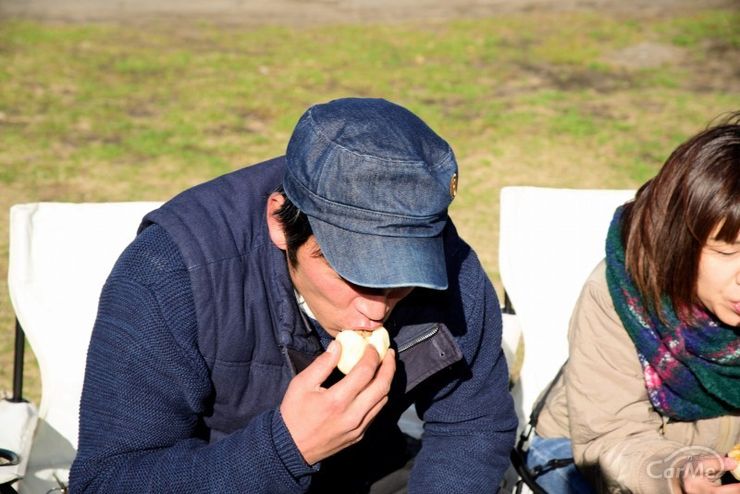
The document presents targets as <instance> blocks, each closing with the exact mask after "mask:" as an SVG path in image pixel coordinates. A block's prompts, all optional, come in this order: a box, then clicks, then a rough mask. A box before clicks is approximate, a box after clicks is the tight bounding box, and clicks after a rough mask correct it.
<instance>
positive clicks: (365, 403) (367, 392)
mask: <svg viewBox="0 0 740 494" xmlns="http://www.w3.org/2000/svg"><path fill="white" fill-rule="evenodd" d="M395 372H396V352H394V351H393V350H392V349H389V350H388V352H387V353H386V355H385V358H383V361H382V362H381V364H380V367H379V368H378V369H377V372H376V374H375V378H374V379H373V380H372V382H370V383H369V384H368V385H367V386H366V387H365V388H364V389H362V390H361V391H360V393H359V394H358V395H357V397H356V398H355V400H354V402H353V403H352V405H351V406H350V409H349V411H350V413H358V414H363V413H366V411H367V410H371V409H373V408H374V407H376V406H377V404H378V403H380V402H384V401H387V398H388V393H389V392H390V389H391V382H392V381H393V374H394V373H395ZM381 408H382V405H381Z"/></svg>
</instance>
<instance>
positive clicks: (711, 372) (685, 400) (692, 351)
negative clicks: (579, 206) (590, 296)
mask: <svg viewBox="0 0 740 494" xmlns="http://www.w3.org/2000/svg"><path fill="white" fill-rule="evenodd" d="M621 214H622V208H621V207H620V208H618V209H617V211H616V213H615V214H614V218H613V219H612V222H611V225H610V227H609V233H608V234H607V240H606V279H607V283H608V285H609V292H610V294H611V297H612V301H613V302H614V307H615V309H616V311H617V314H619V318H620V319H621V320H622V324H624V327H625V329H626V330H627V333H628V334H629V335H630V338H632V341H633V342H634V344H635V347H636V349H637V356H638V358H639V360H640V364H641V365H642V369H643V377H644V379H645V387H646V388H647V392H648V396H649V398H650V402H651V403H652V404H653V407H655V409H656V410H657V411H658V412H659V413H661V414H662V415H665V416H668V417H671V418H673V419H676V420H682V421H694V420H698V419H704V418H711V417H718V416H722V415H728V414H733V413H738V412H740V336H738V331H737V329H736V328H733V327H730V326H728V325H726V324H723V323H722V322H721V321H719V320H717V319H716V318H715V317H713V316H712V315H710V314H708V313H707V312H706V311H704V310H702V309H700V308H696V309H695V310H694V316H695V318H696V320H697V324H696V325H695V326H689V325H687V324H685V323H683V322H681V321H680V320H679V318H678V317H677V316H676V314H675V311H674V310H673V308H672V304H671V303H670V301H669V300H668V299H667V298H666V299H665V300H664V303H663V307H664V308H663V316H664V317H663V320H665V321H667V324H664V323H663V322H661V319H660V318H659V317H658V316H657V314H655V313H654V312H653V311H651V310H647V309H646V307H645V305H644V303H643V300H642V298H641V296H640V294H639V292H638V291H637V289H636V287H635V285H634V283H633V281H632V278H631V276H630V275H629V273H628V272H627V270H626V268H625V263H624V246H623V245H622V239H621V233H620V223H621V222H620V218H621Z"/></svg>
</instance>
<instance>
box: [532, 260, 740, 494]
mask: <svg viewBox="0 0 740 494" xmlns="http://www.w3.org/2000/svg"><path fill="white" fill-rule="evenodd" d="M568 341H569V348H570V358H569V361H568V364H567V365H566V368H565V371H564V372H563V374H562V377H561V378H560V380H559V382H558V383H556V385H555V386H554V387H553V390H552V392H551V393H550V396H549V397H548V400H547V404H546V406H545V408H544V409H543V411H542V414H541V415H540V421H539V423H538V426H537V433H538V434H539V435H541V436H543V437H570V438H571V439H572V441H573V454H574V458H575V462H576V465H578V468H579V469H580V470H581V471H582V472H583V473H584V474H585V475H586V477H587V478H589V480H590V481H591V482H592V483H593V484H594V485H596V486H597V487H598V490H599V492H635V493H645V494H659V493H663V492H665V493H668V492H670V489H669V486H668V482H667V481H666V479H665V477H666V476H667V475H668V476H669V475H670V474H671V473H672V470H671V468H670V467H671V466H672V465H675V464H676V463H677V462H679V461H680V460H682V459H684V458H686V457H688V456H690V455H694V456H696V455H697V454H702V453H709V454H711V451H710V450H712V451H714V452H717V453H719V454H720V455H722V456H724V455H725V454H727V452H728V451H729V450H730V449H731V448H732V446H733V445H734V444H735V443H738V442H740V415H733V416H724V417H720V418H715V419H707V420H698V421H696V422H676V421H672V420H670V419H668V418H666V417H663V416H661V415H660V414H659V413H658V412H656V411H655V409H654V408H653V407H652V406H651V404H650V401H649V399H648V395H647V391H646V390H645V384H644V380H643V376H642V368H641V366H640V363H639V361H638V358H637V353H636V351H635V346H634V344H633V343H632V340H631V339H630V337H629V335H628V334H627V332H626V331H625V329H624V327H623V326H622V323H621V322H620V320H619V316H618V315H617V313H616V312H615V310H614V305H613V304H612V300H611V296H610V295H609V289H608V287H607V284H606V269H605V264H604V263H603V262H602V263H601V264H600V265H599V266H598V267H597V268H596V269H595V270H594V272H593V273H592V274H591V276H590V277H589V279H588V280H587V281H586V284H585V286H584V288H583V291H582V293H581V296H580V298H579V300H578V303H577V304H576V307H575V310H574V312H573V316H572V318H571V322H570V328H569V331H568ZM687 446H692V447H693V449H691V448H687ZM707 448H709V449H707Z"/></svg>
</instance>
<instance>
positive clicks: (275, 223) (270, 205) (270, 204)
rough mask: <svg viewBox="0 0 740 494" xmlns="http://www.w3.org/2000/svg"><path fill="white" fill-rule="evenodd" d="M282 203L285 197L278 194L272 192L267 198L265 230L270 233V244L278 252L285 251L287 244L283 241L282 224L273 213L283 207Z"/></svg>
mask: <svg viewBox="0 0 740 494" xmlns="http://www.w3.org/2000/svg"><path fill="white" fill-rule="evenodd" d="M284 202H285V197H284V196H283V195H282V194H281V193H279V192H273V193H272V194H270V197H268V198H267V230H268V231H269V232H270V239H271V240H272V243H274V244H275V245H276V246H277V248H278V249H280V250H286V249H287V246H288V244H287V242H286V240H285V232H284V231H283V224H282V223H280V220H279V219H278V218H277V217H276V216H275V212H276V211H278V210H279V209H280V208H281V207H282V206H283V203H284Z"/></svg>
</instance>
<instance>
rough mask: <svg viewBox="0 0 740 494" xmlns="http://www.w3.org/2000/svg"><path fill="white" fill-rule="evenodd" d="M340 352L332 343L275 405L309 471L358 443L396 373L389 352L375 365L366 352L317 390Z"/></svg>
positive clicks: (372, 353) (375, 358)
mask: <svg viewBox="0 0 740 494" xmlns="http://www.w3.org/2000/svg"><path fill="white" fill-rule="evenodd" d="M340 352H341V349H340V346H339V344H338V343H337V342H335V341H333V342H331V344H330V345H329V348H327V351H326V352H324V353H323V354H322V355H320V356H319V357H318V358H316V360H314V362H313V363H311V365H309V366H308V367H306V368H305V369H304V370H303V372H301V373H299V374H298V375H297V376H295V377H294V378H293V380H292V381H290V384H289V385H288V390H287V391H286V392H285V396H284V397H283V401H282V403H281V404H280V413H281V414H282V416H283V420H284V421H285V426H286V427H287V428H288V430H289V431H290V435H291V436H292V437H293V441H295V443H296V446H298V450H299V451H300V452H301V454H302V455H303V458H304V459H305V460H306V462H307V463H308V464H309V465H313V464H315V463H318V462H319V461H321V460H323V459H324V458H327V457H329V456H331V455H333V454H334V453H336V452H338V451H341V450H343V449H344V448H346V447H347V446H350V445H352V444H354V443H356V442H358V441H360V439H362V436H363V434H365V430H367V427H368V426H369V425H370V423H371V422H372V420H373V419H374V418H375V416H376V415H377V414H378V412H380V409H381V408H383V406H384V405H385V404H386V402H387V401H388V392H389V391H390V388H391V380H392V379H393V374H394V373H395V372H396V353H395V352H394V351H393V350H392V349H391V350H388V352H387V353H386V355H385V358H384V359H383V361H382V362H380V361H379V358H378V353H377V352H376V351H375V349H374V348H372V347H371V346H368V348H366V349H365V353H364V354H363V356H362V359H360V361H359V362H358V363H357V365H356V366H355V367H354V368H353V369H352V371H351V372H350V373H349V374H347V376H345V377H344V378H343V379H341V380H340V381H339V382H337V383H336V384H334V385H333V386H331V387H330V388H328V389H327V388H322V387H321V384H322V383H323V382H324V381H325V380H326V378H327V377H329V374H331V372H332V370H334V368H335V367H336V365H337V362H338V361H339V354H340Z"/></svg>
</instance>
